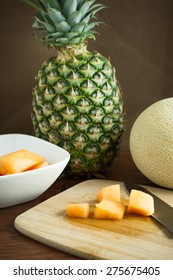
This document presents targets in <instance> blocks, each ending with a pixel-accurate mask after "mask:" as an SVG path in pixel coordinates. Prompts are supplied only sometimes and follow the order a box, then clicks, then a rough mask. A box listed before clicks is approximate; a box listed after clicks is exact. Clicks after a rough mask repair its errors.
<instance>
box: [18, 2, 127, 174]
mask: <svg viewBox="0 0 173 280" xmlns="http://www.w3.org/2000/svg"><path fill="white" fill-rule="evenodd" d="M23 1H24V2H26V3H27V4H29V5H30V6H32V7H33V8H34V9H35V10H36V12H37V13H36V16H35V22H34V24H33V27H34V28H35V29H37V30H38V31H39V39H40V41H41V43H43V44H46V45H47V46H48V47H50V48H53V49H54V50H55V51H56V55H55V57H51V58H50V59H48V60H46V61H45V62H44V63H43V65H42V66H41V69H40V70H39V72H38V75H37V76H36V77H35V84H34V87H33V103H32V108H33V109H32V122H33V127H34V133H35V135H36V136H37V137H40V138H42V139H45V140H47V141H49V142H51V143H54V144H56V145H58V146H60V147H62V148H64V149H65V150H67V151H68V152H69V153H70V155H71V158H70V161H69V164H68V166H67V168H66V174H68V175H73V176H83V175H87V176H90V175H92V174H99V173H100V172H102V171H104V170H105V168H106V167H107V165H108V164H109V163H111V162H112V161H113V159H114V158H116V157H117V155H118V151H119V146H120V145H119V144H120V140H121V138H122V135H123V132H124V129H125V125H124V110H123V101H122V93H121V89H120V85H119V83H118V80H117V77H116V73H115V68H114V67H113V66H112V65H111V63H110V61H109V59H107V58H105V57H104V56H103V55H101V54H100V53H97V52H90V51H88V50H87V41H86V40H87V39H88V38H93V39H95V35H96V34H97V32H96V31H94V30H93V28H94V27H96V26H97V25H98V24H99V23H100V22H98V21H97V20H96V17H95V14H96V12H98V11H99V10H101V9H103V8H104V7H105V6H104V5H103V4H95V0H91V1H87V0H36V1H32V0H23ZM35 2H37V3H35Z"/></svg>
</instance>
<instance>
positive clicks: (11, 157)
mask: <svg viewBox="0 0 173 280" xmlns="http://www.w3.org/2000/svg"><path fill="white" fill-rule="evenodd" d="M43 161H44V158H43V157H41V156H40V155H37V154H35V153H33V152H30V151H27V150H24V149H21V150H18V151H15V152H12V153H9V154H5V155H3V156H1V157H0V173H1V174H2V175H6V174H14V173H19V172H23V171H25V170H27V169H30V168H32V167H33V166H34V165H36V164H38V163H40V162H43Z"/></svg>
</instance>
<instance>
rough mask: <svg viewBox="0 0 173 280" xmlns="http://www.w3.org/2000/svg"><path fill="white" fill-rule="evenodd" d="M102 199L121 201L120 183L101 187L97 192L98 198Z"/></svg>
mask: <svg viewBox="0 0 173 280" xmlns="http://www.w3.org/2000/svg"><path fill="white" fill-rule="evenodd" d="M102 199H107V200H112V201H116V202H120V200H121V197H120V185H119V184H116V185H111V186H108V187H103V188H101V189H100V191H99V192H98V193H97V200H98V202H100V201H101V200H102Z"/></svg>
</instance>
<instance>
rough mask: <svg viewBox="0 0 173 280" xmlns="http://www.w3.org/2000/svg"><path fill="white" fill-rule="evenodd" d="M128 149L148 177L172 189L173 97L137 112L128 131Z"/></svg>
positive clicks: (138, 166)
mask: <svg viewBox="0 0 173 280" xmlns="http://www.w3.org/2000/svg"><path fill="white" fill-rule="evenodd" d="M130 151H131V155H132V158H133V161H134V163H135V164H136V166H137V168H138V169H139V170H140V171H141V172H142V173H143V174H144V175H145V176H146V177H147V178H148V179H150V180H151V181H152V182H154V183H155V184H157V185H160V186H162V187H167V188H170V189H172V188H173V168H172V167H173V98H167V99H163V100H160V101H158V102H156V103H154V104H152V105H151V106H150V107H148V108H147V109H145V110H144V111H143V112H142V113H141V114H140V115H139V117H138V118H137V119H136V121H135V122H134V124H133V126H132V129H131V132H130Z"/></svg>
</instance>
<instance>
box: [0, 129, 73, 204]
mask: <svg viewBox="0 0 173 280" xmlns="http://www.w3.org/2000/svg"><path fill="white" fill-rule="evenodd" d="M19 149H26V150H29V151H31V152H34V153H37V154H39V155H41V156H43V157H44V158H45V159H46V161H47V162H48V163H49V164H50V165H49V166H46V167H42V168H40V169H36V170H32V171H26V172H22V173H18V174H11V175H4V176H0V208H3V207H8V206H12V205H16V204H20V203H24V202H27V201H30V200H33V199H35V198H36V197H38V196H39V195H41V194H42V193H43V192H44V191H46V190H47V189H48V188H49V187H50V186H51V185H52V184H53V183H54V182H55V180H56V179H57V178H58V177H59V176H60V174H61V173H62V171H63V170H64V168H65V167H66V165H67V163H68V161H69V159H70V155H69V153H68V152H67V151H65V150H64V149H62V148H60V147H58V146H56V145H54V144H51V143H49V142H47V141H45V140H42V139H39V138H37V137H34V136H30V135H25V134H4V135H0V156H1V155H3V154H8V153H11V152H14V151H16V150H19Z"/></svg>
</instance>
